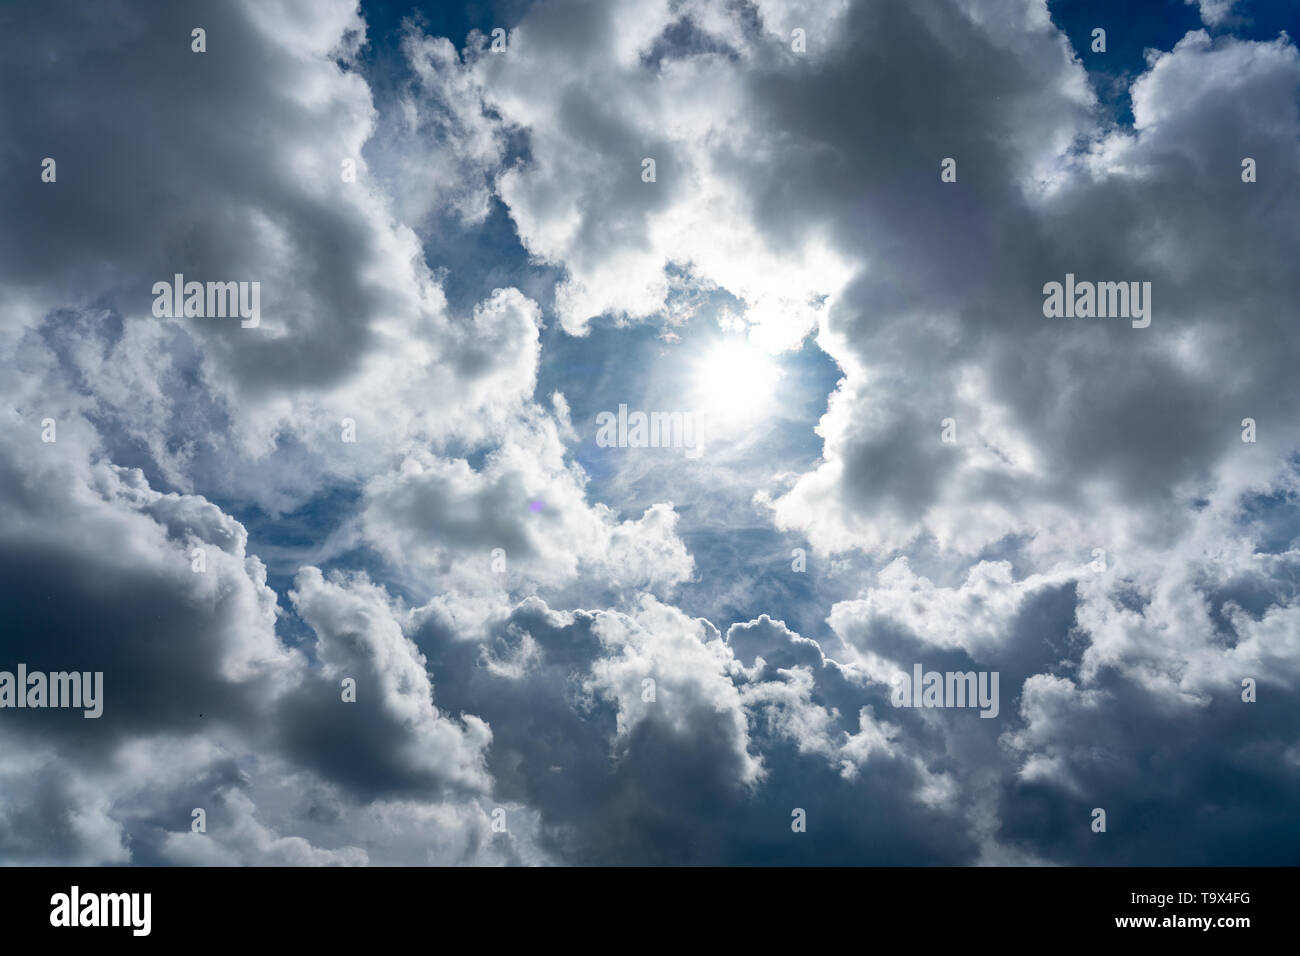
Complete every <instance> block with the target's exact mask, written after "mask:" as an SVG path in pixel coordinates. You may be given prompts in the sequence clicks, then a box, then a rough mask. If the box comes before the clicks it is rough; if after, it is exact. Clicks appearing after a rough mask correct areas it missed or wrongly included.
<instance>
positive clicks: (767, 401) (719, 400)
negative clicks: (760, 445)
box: [694, 339, 780, 421]
mask: <svg viewBox="0 0 1300 956" xmlns="http://www.w3.org/2000/svg"><path fill="white" fill-rule="evenodd" d="M779 377H780V372H779V370H778V368H777V366H776V363H775V362H774V361H773V360H772V358H771V356H769V355H768V354H767V353H766V352H764V351H763V350H762V349H760V348H756V347H755V346H753V345H750V344H749V343H748V342H746V341H745V340H744V339H731V340H727V341H724V342H720V343H719V344H717V345H715V346H713V347H712V348H711V349H709V350H708V351H707V352H705V353H704V355H703V357H702V358H701V359H700V360H699V362H698V363H697V364H696V366H695V373H694V381H695V385H694V388H695V403H696V409H697V410H698V411H699V412H700V413H701V414H702V415H705V416H708V417H709V418H713V419H722V420H732V421H734V420H737V419H748V418H755V417H757V416H759V415H761V414H763V413H764V412H765V411H766V410H767V409H768V408H769V407H770V406H771V404H772V403H773V401H774V399H775V391H776V381H777V379H778V378H779Z"/></svg>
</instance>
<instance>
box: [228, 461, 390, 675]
mask: <svg viewBox="0 0 1300 956" xmlns="http://www.w3.org/2000/svg"><path fill="white" fill-rule="evenodd" d="M207 497H208V500H209V501H211V502H212V503H213V504H215V505H217V507H219V508H221V510H222V511H224V512H225V513H226V514H229V515H230V516H231V517H233V518H234V519H235V520H237V521H238V522H239V523H240V524H242V525H243V526H244V529H245V530H246V531H247V533H248V548H247V550H248V553H249V554H250V555H256V556H257V557H258V558H259V559H261V561H262V563H263V564H264V565H266V583H267V586H268V587H269V588H271V590H273V591H274V592H275V595H276V601H277V603H278V605H279V608H280V611H281V612H282V613H281V615H280V617H279V618H278V620H277V621H276V626H275V629H276V633H277V634H278V635H279V637H280V639H281V640H282V641H283V642H284V643H285V644H287V645H289V646H290V647H298V648H300V649H303V650H304V651H307V652H308V653H309V656H310V649H311V648H312V647H313V646H314V644H315V635H314V634H313V632H312V630H311V628H310V627H309V626H308V625H307V623H306V622H305V621H303V620H302V619H301V618H300V617H298V615H297V613H296V612H295V611H294V608H293V603H292V602H291V601H290V600H289V591H290V589H291V588H292V587H293V579H294V577H295V575H297V573H298V571H299V570H300V569H301V568H303V567H305V566H307V565H316V566H317V567H319V568H320V569H321V570H322V571H324V572H328V571H330V570H333V569H336V568H341V569H346V570H371V569H372V568H373V567H377V565H378V562H377V561H375V560H374V558H373V557H372V556H370V555H369V553H368V552H364V551H361V550H351V551H348V552H345V553H342V554H336V555H330V556H329V557H328V559H327V560H323V559H322V558H321V557H319V556H318V553H319V549H320V548H321V546H322V544H323V542H325V541H326V539H327V538H329V536H330V535H331V534H333V533H334V532H336V531H338V530H339V528H340V527H341V526H342V524H343V522H344V521H345V520H346V519H347V517H348V516H349V515H352V514H354V513H355V511H356V507H357V504H358V502H359V501H360V499H361V489H360V487H359V486H355V485H351V486H336V487H332V488H327V489H324V490H322V491H320V492H318V493H317V494H315V495H313V496H312V497H311V498H310V499H308V500H307V501H305V502H304V503H303V504H302V505H300V506H299V507H298V508H296V509H294V510H293V511H290V512H286V513H284V514H279V515H272V514H269V513H267V512H266V511H264V510H263V509H262V508H261V507H259V506H258V505H256V504H248V503H246V502H239V501H223V500H222V499H221V497H220V496H216V495H208V496H207ZM368 565H369V566H368Z"/></svg>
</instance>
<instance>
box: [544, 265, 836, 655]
mask: <svg viewBox="0 0 1300 956" xmlns="http://www.w3.org/2000/svg"><path fill="white" fill-rule="evenodd" d="M686 296H687V297H688V298H689V301H688V302H686V303H682V302H677V301H674V297H672V296H670V302H669V312H670V313H671V312H673V311H674V309H675V308H678V307H681V308H682V309H683V311H682V312H681V313H679V314H683V315H686V316H689V318H686V319H685V321H683V322H681V323H680V324H675V325H673V324H651V323H644V324H632V325H623V326H619V325H617V324H615V323H614V322H612V321H611V320H609V319H607V318H606V319H601V320H598V321H596V322H595V323H593V326H592V328H591V331H590V332H589V333H588V334H587V335H586V336H583V337H574V336H570V335H567V334H565V333H564V332H563V331H562V330H560V329H559V328H558V327H552V328H550V329H548V330H547V333H546V334H545V336H544V339H543V343H544V347H543V351H542V363H541V369H540V372H539V378H538V387H537V395H538V397H539V399H542V400H545V399H546V398H547V397H548V396H549V395H550V394H551V393H552V392H554V391H559V392H562V393H563V394H564V396H565V398H566V400H567V401H568V403H569V408H570V413H571V418H572V422H573V427H574V430H575V432H576V433H577V436H578V437H577V441H576V442H574V443H572V444H571V447H570V451H571V453H572V454H573V456H574V458H575V460H576V461H577V463H578V464H579V465H580V466H581V467H582V468H583V470H584V471H585V472H586V474H587V476H588V477H589V484H588V486H587V499H588V500H589V501H590V502H592V503H595V502H601V503H604V504H606V505H608V506H609V507H611V508H612V509H614V511H615V512H616V513H617V514H618V517H619V519H620V520H636V519H639V518H640V517H641V516H642V514H644V512H645V511H646V509H648V508H649V507H651V506H652V505H654V504H657V503H660V502H671V503H672V505H673V507H674V509H675V511H676V513H677V515H678V525H677V533H678V535H679V536H680V537H681V539H682V540H683V542H684V543H685V544H686V546H687V548H688V549H689V550H690V552H691V554H692V557H693V558H694V560H695V569H696V574H695V578H694V580H692V581H690V582H688V583H685V584H683V585H681V586H680V587H679V588H678V589H677V590H676V591H675V592H674V593H673V595H672V600H673V603H674V604H676V605H677V606H679V607H681V608H682V610H684V611H685V612H686V613H688V614H691V615H693V616H698V617H704V618H707V619H708V620H710V621H711V622H713V623H714V624H715V625H716V626H718V627H719V628H720V629H722V630H723V631H725V630H726V628H727V626H728V625H729V624H731V623H733V622H735V621H748V620H751V619H753V618H755V617H757V616H758V615H759V614H763V613H766V614H769V615H770V616H772V617H773V618H776V619H781V620H784V621H786V623H787V624H788V625H789V626H790V627H791V628H793V629H795V630H798V631H799V632H800V633H802V634H805V635H806V636H809V637H814V638H824V637H825V635H826V627H825V623H824V619H825V617H826V614H827V612H828V611H829V605H828V604H826V603H825V602H824V601H823V600H822V599H821V596H820V595H819V590H820V588H821V586H822V584H823V581H824V575H823V574H822V573H821V570H820V569H819V568H818V567H816V566H814V565H813V564H812V563H811V562H810V564H809V568H808V570H807V571H804V572H799V571H796V570H794V568H793V564H794V562H795V557H794V556H793V554H792V552H793V550H794V549H795V548H803V549H804V550H805V552H807V550H808V548H807V542H805V541H803V540H802V539H801V538H800V537H798V536H797V535H791V534H787V533H784V532H782V531H779V530H778V529H777V528H776V527H775V526H774V524H773V522H772V518H771V514H770V512H769V511H768V510H767V509H766V508H765V507H763V506H761V505H759V504H756V503H755V501H754V495H755V493H757V492H760V491H763V492H768V493H770V494H772V495H773V496H776V495H779V494H782V493H784V492H785V491H786V490H788V487H789V485H790V483H791V482H792V481H793V478H794V477H795V476H797V475H799V474H802V473H804V472H806V471H809V470H811V469H812V468H813V467H814V466H815V464H816V462H817V461H818V459H819V456H820V455H821V452H822V439H821V438H820V437H819V436H818V435H817V434H816V432H815V431H814V428H815V427H816V425H817V423H818V421H819V420H820V418H821V416H822V415H823V414H825V412H826V407H827V400H828V397H829V395H830V393H831V392H832V391H833V390H834V388H835V386H836V384H837V382H838V381H839V380H840V378H841V375H842V373H841V371H840V369H839V367H838V366H837V365H836V364H835V362H834V361H833V360H832V359H831V358H830V356H828V355H827V354H826V353H825V352H823V351H822V350H821V349H820V348H819V347H818V346H817V345H816V344H815V342H814V341H813V339H812V337H809V338H808V339H806V340H805V342H804V343H803V345H802V347H801V348H799V349H798V350H796V351H792V352H788V353H784V354H782V355H779V356H775V357H774V358H773V359H772V361H773V363H774V364H775V366H776V367H777V368H778V369H779V370H780V378H779V379H778V380H777V381H776V383H775V386H774V390H773V394H772V400H771V401H770V402H769V403H767V406H768V407H767V410H766V411H765V413H763V414H760V415H757V416H756V417H755V418H753V419H752V420H743V419H742V420H740V421H737V422H735V423H734V424H732V425H731V426H729V428H728V429H727V430H726V431H725V432H723V433H721V434H715V435H714V436H713V437H712V438H709V439H708V440H707V441H706V443H705V446H706V447H704V449H703V450H702V452H701V454H700V456H699V457H698V458H695V459H694V460H692V459H691V458H689V457H688V456H687V454H686V452H685V449H683V448H630V447H600V446H599V445H597V442H596V434H597V424H596V418H597V416H598V415H599V414H600V413H602V412H610V413H611V414H617V412H618V408H619V405H626V406H627V407H628V410H629V413H630V412H632V411H638V410H639V411H643V412H646V413H650V412H654V411H659V412H666V413H672V412H675V411H681V412H686V411H688V410H690V408H691V405H692V401H693V398H692V394H693V388H694V386H695V385H697V384H698V381H699V378H700V376H701V375H708V374H709V370H708V361H709V356H710V355H711V354H712V350H713V349H715V348H716V347H717V345H718V343H719V342H720V341H725V342H736V341H740V340H741V335H740V333H738V332H736V331H734V330H733V331H727V330H724V329H723V328H722V327H721V326H720V325H719V322H718V315H719V310H720V309H722V308H723V307H724V306H725V307H727V308H731V309H733V311H740V305H741V304H740V303H739V302H738V301H737V300H735V299H733V298H732V297H731V296H729V295H726V294H725V293H722V292H718V291H717V290H713V291H711V292H699V291H698V290H695V291H691V292H688V293H686ZM709 446H712V448H710V447H709Z"/></svg>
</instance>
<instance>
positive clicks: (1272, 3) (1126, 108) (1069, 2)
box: [1047, 0, 1300, 126]
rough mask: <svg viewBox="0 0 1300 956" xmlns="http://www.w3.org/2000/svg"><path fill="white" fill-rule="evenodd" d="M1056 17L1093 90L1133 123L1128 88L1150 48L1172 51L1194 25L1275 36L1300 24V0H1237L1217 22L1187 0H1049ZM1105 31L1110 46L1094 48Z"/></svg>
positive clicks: (1119, 118) (1216, 32)
mask: <svg viewBox="0 0 1300 956" xmlns="http://www.w3.org/2000/svg"><path fill="white" fill-rule="evenodd" d="M1047 6H1048V10H1049V11H1050V13H1051V17H1052V22H1053V23H1054V24H1056V26H1057V27H1058V28H1060V29H1061V30H1063V31H1064V32H1065V35H1066V36H1067V37H1068V38H1069V40H1070V44H1071V46H1072V47H1073V49H1074V52H1075V54H1076V55H1077V56H1078V57H1079V60H1080V61H1081V62H1082V63H1083V65H1084V67H1085V68H1086V69H1087V71H1088V78H1089V80H1090V82H1091V83H1092V87H1093V90H1094V91H1095V92H1096V94H1097V98H1098V99H1099V100H1100V101H1101V103H1102V105H1103V107H1105V108H1107V109H1108V110H1109V111H1110V112H1111V114H1112V116H1113V118H1114V119H1115V121H1116V122H1118V123H1120V124H1122V125H1125V126H1132V124H1133V103H1132V100H1131V98H1130V95H1129V88H1130V87H1131V86H1132V83H1133V81H1134V80H1135V79H1137V77H1139V76H1141V75H1142V74H1143V73H1145V72H1146V71H1147V62H1146V57H1145V51H1146V50H1147V49H1148V48H1153V49H1156V50H1162V51H1169V50H1172V49H1173V48H1174V44H1176V43H1177V42H1178V41H1179V40H1181V39H1182V38H1183V37H1184V36H1186V35H1187V33H1188V32H1189V31H1192V30H1202V29H1203V30H1206V31H1207V32H1208V33H1209V34H1210V36H1212V37H1215V36H1220V35H1224V34H1231V35H1233V36H1237V37H1240V38H1242V39H1247V40H1273V39H1276V37H1277V35H1278V33H1279V32H1280V31H1282V30H1286V31H1287V32H1288V33H1290V34H1291V35H1292V36H1296V35H1298V33H1297V30H1298V28H1300V0H1238V2H1237V4H1236V7H1235V8H1234V10H1233V13H1232V14H1231V15H1230V16H1229V18H1228V19H1227V20H1225V21H1224V22H1223V23H1222V24H1220V25H1219V26H1216V27H1210V26H1206V25H1205V24H1203V23H1202V22H1201V15H1200V11H1199V8H1198V7H1197V6H1196V5H1195V4H1188V3H1185V2H1184V0H1152V2H1145V3H1134V2H1133V0H1048V4H1047ZM1096 27H1101V28H1102V29H1104V30H1105V31H1106V52H1105V53H1093V52H1092V43H1093V38H1092V31H1093V29H1094V28H1096Z"/></svg>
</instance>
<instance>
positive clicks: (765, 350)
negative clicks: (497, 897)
mask: <svg viewBox="0 0 1300 956" xmlns="http://www.w3.org/2000/svg"><path fill="white" fill-rule="evenodd" d="M1098 29H1101V30H1103V31H1104V43H1103V42H1102V38H1100V37H1098V36H1097V35H1095V32H1094V31H1096V30H1098ZM196 31H199V32H197V33H196ZM1298 33H1300V2H1297V0H1235V2H1233V0H1199V2H1196V0H1187V2H1184V0H1152V2H1149V3H1146V4H1131V3H1120V2H1084V0H1051V2H1044V0H918V2H914V3H895V2H886V0H878V2H877V0H862V2H849V0H733V2H722V0H602V2H594V0H547V2H528V0H499V2H489V0H477V2H469V3H465V4H462V5H457V4H452V3H442V2H436V3H435V2H431V3H424V4H416V3H411V2H407V0H397V2H384V3H379V2H376V3H371V2H360V3H358V2H356V0H230V2H220V3H217V2H176V3H169V4H166V5H161V4H154V3H146V2H143V0H104V2H99V3H95V4H83V3H72V2H63V0H54V2H49V3H42V4H34V3H31V4H24V3H16V4H6V5H5V6H3V7H2V8H0V123H2V126H3V129H4V130H5V135H4V136H3V138H0V292H2V294H0V302H2V303H3V307H0V393H3V396H4V402H3V407H2V411H3V416H4V421H3V427H0V517H2V520H0V564H2V565H3V569H4V573H3V574H0V590H3V596H2V599H0V600H2V604H3V607H4V609H5V612H6V613H5V615H4V621H3V623H0V863H4V864H20V865H21V864H29V865H30V864H37V865H49V864H72V865H85V866H100V865H149V866H157V865H218V866H230V865H557V866H564V865H826V864H833V865H841V864H851V865H954V866H977V865H978V866H988V865H994V866H996V865H1016V866H1020V865H1035V866H1037V865H1062V866H1094V865H1139V866H1151V865H1277V864H1291V865H1294V864H1297V863H1300V826H1298V825H1297V820H1296V807H1297V806H1300V511H1298V509H1297V492H1298V491H1300V438H1298V435H1300V432H1298V431H1297V428H1296V422H1297V421H1298V420H1300V376H1297V375H1296V374H1295V372H1296V364H1297V358H1298V357H1300V326H1298V325H1297V323H1296V321H1295V319H1296V303H1297V301H1300V273H1297V270H1296V268H1295V264H1296V262H1297V258H1298V256H1300V229H1297V225H1296V224H1297V222H1300V190H1298V189H1297V188H1296V186H1297V183H1298V182H1300V52H1298V51H1297V48H1296V40H1295V37H1296V36H1297V34H1298ZM1103 47H1104V48H1103ZM176 276H181V277H183V278H182V280H181V285H182V287H183V288H182V290H181V291H180V294H179V296H178V298H179V299H181V300H184V299H185V298H186V297H188V296H189V291H188V289H185V288H184V286H185V284H186V283H189V282H198V283H200V286H199V290H200V293H206V295H204V294H200V295H198V296H196V297H195V302H196V305H195V306H194V307H193V308H192V309H191V308H188V307H182V308H181V309H180V310H179V312H178V311H177V310H176V309H174V308H173V307H172V306H173V304H174V300H173V297H172V293H171V292H170V291H166V292H162V293H160V292H159V291H158V288H159V284H162V286H163V287H164V288H167V289H169V288H170V286H171V284H172V283H173V281H174V279H175V277H176ZM216 283H236V284H241V283H242V284H243V285H242V286H240V287H239V289H238V293H239V294H243V295H244V298H243V299H242V300H238V299H237V297H236V299H232V308H231V309H230V310H221V309H215V308H214V303H216V304H220V303H219V301H218V300H220V296H221V294H222V293H220V292H219V291H218V292H217V293H216V298H215V299H214V298H213V296H214V292H213V284H216ZM1052 283H1058V284H1060V287H1061V288H1062V289H1063V288H1065V287H1067V286H1069V287H1071V289H1073V288H1082V286H1083V285H1084V284H1088V292H1087V295H1089V296H1091V293H1092V291H1093V288H1094V284H1095V288H1096V289H1098V290H1100V289H1102V286H1101V284H1102V283H1108V284H1112V285H1111V286H1110V294H1111V299H1110V300H1107V299H1106V293H1104V292H1099V294H1098V297H1097V302H1098V303H1101V302H1102V301H1109V302H1110V304H1111V305H1112V306H1114V308H1115V311H1117V312H1118V313H1119V314H1117V315H1108V316H1105V317H1099V316H1092V317H1089V316H1086V315H1078V316H1076V315H1074V314H1073V313H1074V312H1075V307H1076V306H1077V307H1078V310H1079V311H1082V310H1083V308H1084V307H1083V306H1082V305H1080V304H1079V303H1081V302H1083V301H1084V300H1083V299H1079V300H1075V299H1074V296H1073V294H1072V292H1066V293H1065V297H1066V298H1069V299H1070V300H1071V301H1070V306H1071V309H1070V314H1069V317H1066V316H1063V315H1059V314H1056V313H1055V312H1053V310H1052V309H1051V308H1049V301H1050V298H1051V295H1052V293H1051V291H1050V290H1051V288H1052V285H1051V284H1052ZM1116 283H1123V286H1122V288H1123V290H1124V291H1125V293H1127V295H1126V298H1127V300H1128V301H1127V302H1125V301H1124V300H1123V299H1121V298H1120V295H1119V293H1118V291H1116V290H1117V289H1118V288H1120V287H1118V286H1115V285H1114V284H1116ZM234 288H235V287H234V286H232V287H231V289H234ZM254 289H255V290H256V295H257V298H256V299H254V298H252V295H253V291H254ZM1059 292H1060V290H1058V293H1059ZM237 301H238V302H242V304H243V305H244V311H242V312H237V313H236V312H235V310H234V308H233V304H234V303H235V302H237ZM253 302H256V303H257V306H256V308H253V306H252V303H253ZM1094 311H1097V309H1095V310H1094ZM638 416H644V417H645V418H646V419H647V421H648V420H649V419H650V418H651V417H653V418H654V420H655V421H656V422H663V423H669V424H666V425H665V426H664V428H663V429H662V430H661V431H657V432H656V436H657V440H654V441H650V440H648V439H647V438H646V436H647V432H645V431H640V430H638V429H637V428H636V420H637V417H638ZM674 416H675V418H674ZM620 421H621V422H622V424H620ZM673 422H675V423H676V426H675V430H674V428H673V426H672V424H671V423H673ZM20 666H21V667H23V668H24V669H25V671H24V672H25V673H28V674H30V673H32V672H40V673H42V674H54V673H62V672H77V673H81V674H84V675H94V674H99V675H102V693H101V700H100V703H101V704H102V712H101V713H99V715H98V716H90V712H89V709H88V708H87V707H84V706H63V707H55V706H39V705H38V703H37V701H39V698H35V699H34V698H32V697H31V696H30V695H28V696H26V697H23V693H25V692H26V690H27V689H26V688H22V689H20V690H14V688H15V687H19V684H18V683H17V682H16V681H15V678H14V677H12V676H10V677H9V678H8V681H9V684H8V689H6V687H7V685H6V679H7V678H6V675H7V674H8V675H16V674H18V673H19V668H20ZM931 673H933V674H937V675H938V677H937V681H938V687H937V692H936V695H935V696H933V697H931V696H929V695H928V694H927V693H924V692H923V691H922V686H920V685H926V686H929V678H928V677H925V676H924V675H927V674H931ZM918 674H919V675H922V679H921V680H920V681H917V680H916V675H918ZM949 675H953V676H957V677H958V680H957V681H956V682H954V681H953V680H951V679H950V676H949ZM960 675H971V684H970V686H971V687H972V688H974V687H976V686H978V687H979V688H980V689H981V690H982V691H984V690H988V691H991V693H992V696H991V697H990V698H987V699H986V698H983V697H981V698H980V699H979V701H978V704H979V706H975V704H976V703H977V702H976V701H975V700H967V699H964V695H963V697H962V698H958V697H956V696H955V695H954V693H953V690H954V688H956V689H961V688H963V687H965V686H966V685H965V684H963V683H962V682H961V681H962V680H963V678H961V677H960ZM912 683H916V684H918V686H917V687H915V688H912V687H911V684H912ZM86 684H87V686H90V684H91V678H90V676H87V677H86ZM994 688H995V689H996V690H992V689H994ZM932 689H933V688H932ZM913 690H914V691H915V693H913ZM6 694H9V695H10V696H9V697H6ZM20 697H21V698H22V699H23V700H24V703H25V704H27V703H30V704H31V706H24V707H22V708H19V707H18V706H17V704H16V701H17V700H18V699H19V698H20ZM49 702H50V701H48V700H47V701H46V703H49ZM83 703H84V701H83Z"/></svg>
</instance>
